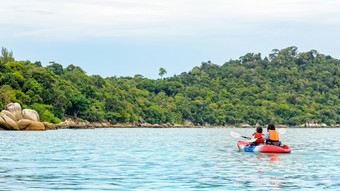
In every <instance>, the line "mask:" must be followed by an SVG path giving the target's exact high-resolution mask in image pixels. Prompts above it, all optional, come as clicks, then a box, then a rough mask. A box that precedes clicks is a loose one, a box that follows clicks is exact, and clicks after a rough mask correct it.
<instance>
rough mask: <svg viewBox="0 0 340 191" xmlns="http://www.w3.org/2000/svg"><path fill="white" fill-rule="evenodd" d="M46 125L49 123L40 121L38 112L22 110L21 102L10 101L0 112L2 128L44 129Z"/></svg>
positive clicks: (0, 127) (0, 126)
mask: <svg viewBox="0 0 340 191" xmlns="http://www.w3.org/2000/svg"><path fill="white" fill-rule="evenodd" d="M46 127H47V124H43V123H41V122H40V117H39V114H38V112H36V111H35V110H32V109H24V110H21V105H20V104H19V103H10V104H8V105H7V106H6V108H5V109H4V110H3V111H1V112H0V129H3V130H23V131H44V130H46V129H47V128H46ZM48 128H49V126H48ZM51 128H52V127H51Z"/></svg>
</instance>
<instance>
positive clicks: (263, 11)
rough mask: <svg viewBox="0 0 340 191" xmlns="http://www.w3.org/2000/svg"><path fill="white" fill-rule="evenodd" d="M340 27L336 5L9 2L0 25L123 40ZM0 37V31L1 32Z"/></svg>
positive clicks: (322, 0) (302, 0)
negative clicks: (276, 26) (281, 26)
mask: <svg viewBox="0 0 340 191" xmlns="http://www.w3.org/2000/svg"><path fill="white" fill-rule="evenodd" d="M277 22H310V23H313V22H325V23H330V24H339V22H340V3H338V1H337V0H143V1H141V0H11V1H6V2H2V3H1V7H0V24H1V25H2V26H6V27H8V29H7V31H9V30H11V31H13V32H11V35H13V36H15V37H25V36H29V37H31V36H33V37H40V38H42V37H48V38H50V37H53V38H56V39H63V38H66V39H72V38H79V37H96V36H104V37H110V36H125V35H158V36H166V35H195V34H199V33H206V32H208V31H215V32H214V33H218V32H216V31H232V30H235V31H238V30H241V29H244V28H246V27H249V25H252V24H266V23H277ZM0 34H1V32H0Z"/></svg>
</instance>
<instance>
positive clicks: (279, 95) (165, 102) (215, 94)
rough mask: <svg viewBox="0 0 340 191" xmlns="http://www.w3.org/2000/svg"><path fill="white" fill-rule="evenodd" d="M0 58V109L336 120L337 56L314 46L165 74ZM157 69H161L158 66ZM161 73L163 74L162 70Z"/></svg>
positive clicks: (165, 118) (339, 93)
mask: <svg viewBox="0 0 340 191" xmlns="http://www.w3.org/2000/svg"><path fill="white" fill-rule="evenodd" d="M1 53H2V55H1V56H0V85H1V86H0V109H4V107H5V106H6V105H7V104H8V103H10V102H18V103H20V104H21V105H23V107H24V108H35V109H36V110H37V111H38V112H39V114H40V115H41V116H42V117H41V118H43V119H46V120H48V121H50V122H59V121H60V120H64V119H65V117H73V118H81V119H84V120H88V121H90V122H94V121H97V122H104V121H110V122H112V123H117V122H148V123H166V122H169V123H179V124H181V123H185V121H191V122H192V123H193V124H196V125H197V124H200V125H206V124H211V125H232V124H240V123H248V124H252V125H254V124H256V123H259V124H267V123H269V122H274V123H276V124H286V125H299V124H302V123H305V122H306V121H311V120H313V121H318V122H319V123H326V124H328V125H334V124H337V123H340V100H339V97H340V89H339V86H340V60H338V59H335V58H332V57H331V56H327V55H324V54H320V53H318V52H317V51H316V50H311V51H308V52H298V48H297V47H294V46H293V47H288V48H285V49H282V50H277V49H274V50H273V51H272V53H271V54H269V56H268V57H264V58H263V57H262V56H261V54H260V53H258V54H255V53H248V54H246V55H244V56H241V57H240V58H239V59H238V60H229V61H227V62H225V63H224V64H223V65H221V66H220V65H216V64H213V63H211V62H210V61H208V62H203V63H202V64H201V65H200V66H196V67H194V68H193V69H192V70H191V71H188V72H183V73H182V74H180V75H174V76H172V77H167V78H164V79H156V80H155V79H148V78H144V77H143V76H142V75H140V74H137V75H135V76H134V77H116V76H113V77H108V78H102V77H101V76H98V75H91V76H89V75H87V74H86V72H85V71H83V70H82V69H81V68H80V67H79V66H74V65H69V66H67V67H66V68H63V66H62V65H61V64H58V63H55V62H50V65H48V66H46V67H43V66H41V63H40V62H34V63H32V62H31V61H15V60H14V58H13V53H12V52H8V51H7V49H5V48H3V49H2V51H1ZM161 69H163V68H161ZM161 69H160V71H159V75H160V76H161V77H162V76H163V75H164V74H165V73H166V71H165V69H163V70H161Z"/></svg>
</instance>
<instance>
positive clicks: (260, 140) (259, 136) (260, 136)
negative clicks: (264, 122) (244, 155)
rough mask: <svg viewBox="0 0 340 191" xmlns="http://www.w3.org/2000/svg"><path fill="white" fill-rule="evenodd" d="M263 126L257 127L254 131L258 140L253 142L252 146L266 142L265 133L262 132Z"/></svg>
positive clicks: (254, 135) (254, 136)
mask: <svg viewBox="0 0 340 191" xmlns="http://www.w3.org/2000/svg"><path fill="white" fill-rule="evenodd" d="M262 131H263V130H262V127H257V128H256V132H255V133H253V138H254V139H256V138H257V140H256V141H255V142H253V143H252V144H251V146H258V145H259V144H263V143H264V139H263V136H264V134H262Z"/></svg>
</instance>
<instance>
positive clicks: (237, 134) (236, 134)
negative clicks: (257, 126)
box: [230, 131, 248, 139]
mask: <svg viewBox="0 0 340 191" xmlns="http://www.w3.org/2000/svg"><path fill="white" fill-rule="evenodd" d="M230 135H231V136H232V137H234V138H240V137H242V138H245V139H248V137H246V136H241V135H240V134H239V133H236V132H234V131H231V132H230Z"/></svg>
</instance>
